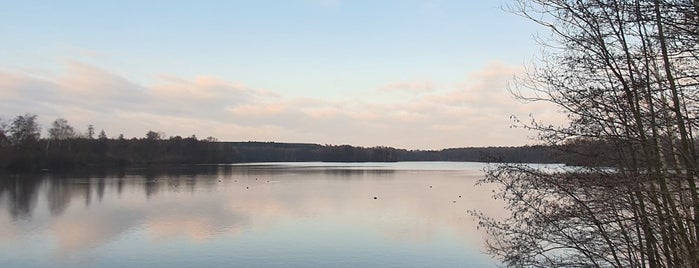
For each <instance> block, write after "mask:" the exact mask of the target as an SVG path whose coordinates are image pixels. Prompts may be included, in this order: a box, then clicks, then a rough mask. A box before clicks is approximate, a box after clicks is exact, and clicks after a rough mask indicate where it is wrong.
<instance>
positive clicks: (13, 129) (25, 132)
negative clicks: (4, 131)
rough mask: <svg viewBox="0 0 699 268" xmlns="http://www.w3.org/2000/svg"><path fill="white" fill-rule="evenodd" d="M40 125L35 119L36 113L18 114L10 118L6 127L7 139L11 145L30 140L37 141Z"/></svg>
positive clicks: (39, 134)
mask: <svg viewBox="0 0 699 268" xmlns="http://www.w3.org/2000/svg"><path fill="white" fill-rule="evenodd" d="M40 131H41V127H40V126H39V123H38V122H37V121H36V115H34V114H28V113H27V114H24V115H18V116H17V117H15V119H14V120H12V123H11V124H10V126H9V128H8V133H9V140H10V143H12V144H13V145H20V144H24V143H28V142H32V141H38V140H39V137H40V136H41V133H40Z"/></svg>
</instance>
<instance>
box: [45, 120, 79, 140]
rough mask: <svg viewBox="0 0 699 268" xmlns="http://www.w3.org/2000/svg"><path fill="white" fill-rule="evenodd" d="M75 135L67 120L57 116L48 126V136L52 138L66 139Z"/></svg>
mask: <svg viewBox="0 0 699 268" xmlns="http://www.w3.org/2000/svg"><path fill="white" fill-rule="evenodd" d="M74 137H75V130H74V129H73V127H72V126H71V125H69V124H68V120H65V119H63V118H57V119H56V120H54V121H53V123H51V128H49V138H50V139H54V140H66V139H71V138H74Z"/></svg>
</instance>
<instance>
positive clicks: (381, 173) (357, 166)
mask: <svg viewBox="0 0 699 268" xmlns="http://www.w3.org/2000/svg"><path fill="white" fill-rule="evenodd" d="M484 167H485V164H479V163H454V162H449V163H446V162H401V163H352V164H349V163H273V164H245V165H227V166H197V167H173V168H165V169H159V170H125V171H121V172H114V173H110V172H106V173H102V174H94V173H93V174H71V175H55V174H39V175H34V176H6V177H4V178H1V179H0V267H333V268H337V267H401V268H403V267H493V266H495V265H496V262H495V261H494V260H492V259H491V258H490V257H489V256H487V255H485V254H484V253H483V240H484V235H485V234H484V232H483V231H482V230H477V229H476V222H475V221H474V220H473V218H472V217H470V216H469V214H468V213H467V210H469V209H480V210H483V211H488V212H489V213H492V214H495V215H497V214H498V213H502V204H500V203H498V202H496V201H493V200H492V199H491V198H490V195H491V191H490V189H488V188H487V187H483V186H479V187H476V186H474V183H475V181H476V180H478V179H480V178H482V176H483V171H482V169H483V168H484ZM374 197H376V199H374Z"/></svg>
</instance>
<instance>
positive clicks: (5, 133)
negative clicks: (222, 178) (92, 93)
mask: <svg viewBox="0 0 699 268" xmlns="http://www.w3.org/2000/svg"><path fill="white" fill-rule="evenodd" d="M0 130H2V131H0V168H1V169H3V170H6V171H30V170H70V169H75V168H84V167H143V166H154V165H172V164H229V163H250V162H309V161H326V162H395V161H468V162H513V163H563V162H565V163H569V164H575V161H574V158H573V157H570V155H568V154H565V153H564V152H565V151H566V148H564V147H562V146H556V147H551V146H520V147H482V148H451V149H443V150H405V149H396V148H391V147H384V146H377V147H357V146H350V145H320V144H307V143H278V142H253V141H249V142H223V141H218V140H217V139H216V138H213V137H207V138H204V139H198V138H197V137H196V136H190V137H185V138H183V137H180V136H172V137H167V138H165V137H164V134H162V132H157V131H148V132H146V133H145V135H144V136H143V137H141V138H130V139H126V138H124V137H123V135H119V136H118V137H117V138H108V137H107V136H106V134H105V133H104V131H103V130H102V131H100V133H99V134H97V135H95V134H94V127H92V126H89V127H88V129H87V131H86V132H85V133H84V134H82V133H78V132H77V131H76V130H75V129H74V128H73V127H72V126H71V125H70V124H69V123H68V121H67V120H65V119H63V118H58V119H56V120H55V121H54V122H53V123H52V124H51V126H50V127H49V128H48V130H47V132H48V133H49V136H48V137H42V136H41V127H40V126H39V125H38V123H37V116H36V115H33V114H23V115H18V116H16V117H15V118H14V119H13V120H11V121H10V122H8V123H6V124H3V127H2V128H0ZM95 136H96V137H95ZM569 146H570V144H569ZM575 146H580V145H579V144H577V145H575Z"/></svg>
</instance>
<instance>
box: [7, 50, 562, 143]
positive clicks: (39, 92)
mask: <svg viewBox="0 0 699 268" xmlns="http://www.w3.org/2000/svg"><path fill="white" fill-rule="evenodd" d="M520 72H522V70H521V68H518V67H512V66H508V65H506V64H502V63H498V62H493V63H490V64H488V65H486V66H484V67H483V68H482V69H481V70H479V71H477V72H473V73H470V74H467V75H466V76H465V77H464V79H463V81H462V82H460V83H457V84H454V85H451V86H440V88H439V89H437V88H436V87H435V86H434V85H433V84H432V83H431V82H420V81H417V82H405V81H400V82H393V83H386V84H385V86H383V87H381V88H379V89H378V91H380V92H402V94H400V95H399V96H398V97H394V95H389V96H390V97H386V96H384V97H383V98H377V95H376V92H377V90H373V91H366V92H368V93H367V94H366V95H363V96H361V95H360V96H356V95H355V97H352V98H346V99H334V100H329V99H320V98H316V97H313V96H306V97H294V98H290V97H285V96H283V95H279V94H276V93H274V92H270V91H265V90H259V89H254V88H250V87H248V86H247V85H245V84H244V83H242V82H231V81H227V80H224V79H221V78H217V77H211V76H198V77H194V78H191V79H189V78H182V77H176V76H167V75H162V76H159V77H156V78H155V79H154V81H153V82H152V83H150V84H143V83H138V82H135V81H131V80H129V79H128V78H126V77H124V76H121V75H119V74H116V73H113V72H110V71H108V70H106V69H103V68H99V67H96V66H91V65H87V64H83V63H79V62H69V63H67V64H66V68H65V70H64V72H63V73H62V74H60V75H58V76H55V77H52V76H48V75H37V74H26V73H11V72H0V86H1V87H2V88H3V91H2V92H0V100H2V102H3V104H4V105H3V106H2V107H0V116H2V117H4V118H9V117H11V116H14V115H17V114H22V113H25V112H31V113H36V114H38V115H39V117H40V120H43V121H41V122H42V125H44V126H47V125H49V124H50V122H51V121H52V120H54V119H55V118H57V117H63V118H66V119H68V120H69V122H70V123H71V124H73V125H74V126H75V127H76V129H83V128H86V126H87V125H88V124H93V125H94V126H95V128H96V129H98V130H99V129H102V128H104V129H105V131H106V132H107V134H108V135H109V136H116V135H117V134H119V133H123V134H124V135H125V136H127V137H141V136H143V135H144V134H145V133H146V132H147V131H148V130H157V131H164V132H166V134H169V135H173V136H174V135H181V136H189V135H192V134H196V135H197V136H199V137H206V136H215V137H217V138H219V140H231V141H240V140H243V141H246V140H261V141H279V142H314V143H321V144H352V145H359V146H377V145H385V146H394V147H400V148H408V149H440V148H446V147H464V146H487V145H521V144H525V143H533V141H531V140H529V139H528V136H531V135H532V133H526V132H524V131H523V130H512V129H510V125H511V124H512V121H511V120H510V116H511V115H518V116H520V117H522V116H526V115H527V114H529V113H533V114H534V115H536V116H537V117H538V118H541V119H544V120H550V121H554V122H558V121H560V118H561V116H560V115H559V114H558V113H557V112H556V109H555V107H551V106H548V105H546V104H544V103H533V104H523V103H521V102H520V101H518V100H516V99H514V98H513V97H512V96H511V95H510V94H509V93H508V91H507V89H506V88H507V82H508V81H509V80H510V79H511V78H512V77H513V75H514V74H516V73H520Z"/></svg>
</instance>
